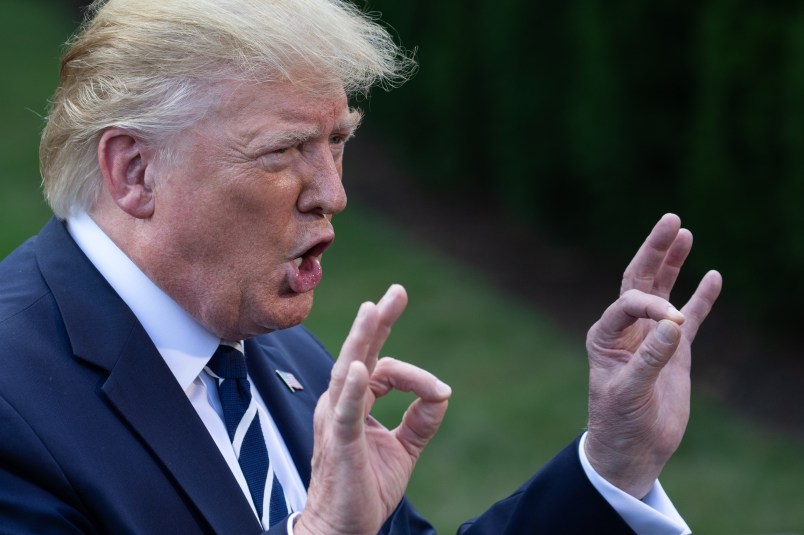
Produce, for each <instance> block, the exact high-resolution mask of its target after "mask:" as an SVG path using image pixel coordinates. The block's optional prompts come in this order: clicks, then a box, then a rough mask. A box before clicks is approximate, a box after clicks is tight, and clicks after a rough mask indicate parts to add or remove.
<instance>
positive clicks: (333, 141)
mask: <svg viewBox="0 0 804 535" xmlns="http://www.w3.org/2000/svg"><path fill="white" fill-rule="evenodd" d="M350 137H352V136H351V135H350V134H332V135H331V136H329V144H330V145H343V144H344V143H346V142H347V141H348V140H349V138H350Z"/></svg>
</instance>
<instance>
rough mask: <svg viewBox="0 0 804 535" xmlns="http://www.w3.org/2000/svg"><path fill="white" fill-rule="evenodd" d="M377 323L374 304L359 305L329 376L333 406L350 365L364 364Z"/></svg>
mask: <svg viewBox="0 0 804 535" xmlns="http://www.w3.org/2000/svg"><path fill="white" fill-rule="evenodd" d="M378 321H379V314H378V313H377V306H376V305H375V304H374V303H363V304H362V305H360V309H359V310H358V312H357V316H356V317H355V321H354V322H353V323H352V328H351V329H350V330H349V334H348V335H347V336H346V340H345V341H344V342H343V346H342V347H341V353H340V355H339V356H338V360H337V361H335V364H334V365H333V367H332V373H331V374H330V381H329V395H330V398H331V399H332V403H333V404H337V402H338V398H339V396H340V395H341V389H342V388H343V383H344V381H345V380H346V375H347V372H348V370H349V366H350V365H351V363H352V362H355V361H358V362H362V363H364V364H365V362H366V359H367V357H368V349H369V346H370V344H371V341H372V339H373V337H374V334H375V333H376V331H377V324H378Z"/></svg>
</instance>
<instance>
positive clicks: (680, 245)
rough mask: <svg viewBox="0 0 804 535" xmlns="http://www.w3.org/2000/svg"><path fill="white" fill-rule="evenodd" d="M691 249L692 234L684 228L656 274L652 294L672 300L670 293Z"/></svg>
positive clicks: (679, 232)
mask: <svg viewBox="0 0 804 535" xmlns="http://www.w3.org/2000/svg"><path fill="white" fill-rule="evenodd" d="M690 249H692V232H690V231H689V230H687V229H685V228H683V229H681V230H679V231H678V234H677V235H676V239H675V240H674V241H673V244H672V245H671V246H670V249H669V250H668V251H667V255H666V256H665V258H664V262H663V263H662V265H661V267H660V268H659V272H658V273H657V274H656V278H655V280H654V283H653V291H652V292H651V293H652V294H654V295H658V296H659V297H663V298H664V299H669V298H670V292H671V291H672V289H673V286H674V285H675V284H676V279H678V274H679V272H680V271H681V266H683V265H684V261H685V260H687V256H688V255H689V254H690Z"/></svg>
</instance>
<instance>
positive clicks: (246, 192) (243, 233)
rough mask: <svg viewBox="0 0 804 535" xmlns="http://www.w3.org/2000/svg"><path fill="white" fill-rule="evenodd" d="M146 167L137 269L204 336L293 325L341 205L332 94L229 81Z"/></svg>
mask: <svg viewBox="0 0 804 535" xmlns="http://www.w3.org/2000/svg"><path fill="white" fill-rule="evenodd" d="M223 95H224V96H223V98H222V99H221V101H220V102H218V103H216V104H215V105H214V106H213V110H214V111H213V112H211V113H210V114H209V115H207V116H206V117H205V118H204V119H203V120H202V121H200V123H199V124H197V125H195V126H194V127H193V128H191V131H189V132H187V133H186V134H184V135H183V137H182V138H181V139H179V141H178V142H177V144H178V147H177V148H176V150H175V151H174V155H173V157H171V158H170V161H164V162H158V163H157V164H156V167H157V169H156V174H157V176H156V177H155V180H156V190H155V198H156V205H155V206H156V208H155V212H154V214H153V217H152V219H151V220H150V222H151V223H152V224H153V225H154V226H153V227H152V228H153V229H156V232H155V234H154V235H153V236H152V240H153V242H152V244H150V246H149V247H148V251H149V253H148V258H143V259H135V261H137V263H138V264H139V265H141V266H143V267H144V269H145V271H146V272H147V274H148V275H149V276H150V277H151V278H152V279H153V280H154V281H155V282H156V283H157V284H158V285H159V286H161V287H162V288H163V289H164V290H165V291H166V292H167V293H168V294H169V295H171V297H173V298H174V299H175V300H176V301H178V303H179V304H180V305H182V306H183V307H184V308H185V309H186V310H188V311H189V312H190V313H191V314H192V315H193V316H195V317H196V318H197V319H198V320H199V321H200V322H201V323H202V324H204V325H205V326H206V327H207V328H208V329H210V330H211V331H213V332H214V333H216V334H218V335H219V336H221V337H225V338H230V339H240V338H246V337H249V336H253V335H256V334H260V333H264V332H267V331H270V330H275V329H280V328H284V327H289V326H292V325H296V324H298V323H300V322H301V321H303V320H304V319H305V318H306V317H307V314H308V313H309V312H310V308H311V307H312V304H313V289H314V288H315V287H316V286H317V285H318V283H319V281H320V280H321V276H322V271H321V265H320V259H321V255H322V254H323V252H324V250H325V249H326V248H327V247H328V246H329V245H330V243H331V242H332V240H333V239H334V237H335V234H334V232H333V229H332V225H331V219H332V215H333V214H336V213H338V212H340V211H341V210H343V209H344V207H345V206H346V194H345V192H344V190H343V186H342V183H341V177H342V159H343V149H344V143H345V141H346V140H347V138H348V137H349V136H350V135H351V133H352V131H353V130H354V128H356V126H357V122H358V120H359V115H358V113H357V112H350V110H349V107H348V103H347V99H346V95H345V94H344V93H343V92H342V91H338V92H335V93H333V94H328V95H325V96H321V95H318V96H315V95H312V94H306V93H303V92H300V91H299V90H297V89H295V88H294V87H293V86H291V85H290V84H286V83H272V84H262V85H234V84H232V85H231V86H230V87H227V88H226V90H224V91H223Z"/></svg>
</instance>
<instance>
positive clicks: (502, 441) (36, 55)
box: [0, 0, 804, 535]
mask: <svg viewBox="0 0 804 535" xmlns="http://www.w3.org/2000/svg"><path fill="white" fill-rule="evenodd" d="M54 3H55V2H54ZM44 5H45V4H41V3H37V2H25V1H22V0H17V1H16V2H7V4H6V5H4V7H5V8H6V10H5V13H6V16H5V17H4V18H3V20H2V22H0V24H2V28H0V29H2V35H3V40H4V42H3V43H2V44H3V45H4V46H3V50H4V60H5V62H4V66H5V72H6V73H7V75H6V76H7V78H6V83H4V84H0V116H2V119H3V121H2V125H0V140H1V141H2V142H1V143H0V165H2V167H1V168H2V172H3V180H2V181H0V255H5V254H7V253H8V252H9V251H10V250H11V249H13V248H14V247H16V245H18V244H19V243H20V242H21V241H22V240H23V239H24V238H25V237H27V236H29V235H31V234H32V233H34V232H36V230H37V229H38V228H39V227H40V226H41V224H42V223H43V222H44V221H45V220H46V218H47V217H48V213H49V212H48V210H47V208H46V207H45V205H44V203H43V202H42V201H41V194H40V191H39V175H38V171H37V156H36V146H37V143H38V134H39V130H40V129H41V125H42V123H41V118H40V116H41V115H42V114H43V113H44V108H45V103H46V100H47V97H48V95H49V94H50V93H51V91H52V89H53V87H54V86H55V83H56V82H55V80H56V72H57V56H58V50H59V43H61V42H62V41H63V40H64V38H65V37H66V36H67V34H68V33H69V31H70V29H71V26H70V20H69V18H68V17H67V16H66V15H62V14H60V13H57V12H56V11H54V10H53V9H52V8H51V9H46V8H45V7H43V6H44ZM6 41H7V42H6ZM12 44H13V45H12ZM12 50H18V51H22V53H13V52H12ZM423 75H426V73H425V72H422V73H421V74H420V76H423ZM353 157H359V155H356V154H350V158H353ZM347 167H348V162H347ZM347 172H348V170H347ZM336 228H337V230H338V239H337V241H336V243H335V246H334V247H333V248H332V250H331V251H330V252H328V253H327V255H326V258H325V263H324V268H325V278H324V283H323V285H322V286H321V288H320V289H319V290H318V292H317V296H316V306H315V307H314V311H313V314H312V315H311V317H310V318H309V321H308V326H309V327H310V328H312V329H313V330H314V331H315V332H316V333H317V334H318V335H319V336H320V337H321V339H322V340H323V341H324V343H325V344H326V345H327V346H328V347H330V349H331V350H332V352H333V353H334V354H337V352H338V348H339V347H340V344H341V342H342V341H343V338H344V336H345V334H346V332H347V330H348V328H349V325H350V324H351V322H352V318H353V317H354V313H355V311H356V310H357V307H358V306H359V304H360V302H362V301H363V300H369V299H370V300H376V299H378V298H379V297H380V296H381V295H382V293H383V292H384V291H385V289H386V288H387V286H388V285H389V284H390V283H392V282H400V283H402V284H404V285H405V286H406V288H407V289H408V292H409V295H410V306H409V307H408V310H407V311H406V313H405V315H404V316H403V317H402V319H401V320H400V321H399V323H398V325H397V327H396V329H395V330H394V333H392V335H391V339H390V340H389V342H388V344H387V346H386V348H385V353H386V354H389V355H393V356H396V357H399V358H402V359H405V360H408V361H411V362H414V363H416V364H418V365H421V366H423V367H425V368H427V369H429V370H430V371H432V372H434V373H435V374H437V375H438V376H439V377H441V378H442V379H443V380H444V381H446V382H447V383H449V384H450V385H451V386H452V387H453V390H454V396H453V400H452V402H451V404H450V409H449V411H448V413H447V418H446V420H445V422H444V425H443V426H442V429H441V431H440V432H439V434H438V435H437V436H436V438H435V439H434V441H433V443H432V444H431V445H430V446H429V447H428V449H427V450H426V451H425V453H424V455H423V457H422V459H421V461H420V463H419V465H418V467H417V470H416V472H415V474H414V477H413V480H412V481H411V486H410V492H409V494H410V496H411V498H412V500H413V501H414V503H415V504H416V506H417V507H418V508H419V509H420V510H421V511H422V512H423V513H424V514H425V515H426V516H427V517H428V518H430V519H431V520H432V521H433V522H434V523H435V524H436V526H437V527H438V528H439V531H440V532H442V533H450V532H454V530H455V528H456V527H457V525H458V523H459V522H460V521H461V520H464V519H466V518H468V517H470V516H473V515H475V514H478V513H480V512H481V511H483V510H484V509H485V508H486V507H487V506H488V505H490V504H491V503H492V502H493V501H494V500H497V499H499V498H502V497H504V496H506V495H507V494H508V493H509V492H511V491H512V490H513V489H514V488H515V487H517V486H518V485H519V484H520V483H521V482H522V481H524V480H525V479H526V478H527V477H528V476H529V475H530V474H531V473H533V472H534V471H535V470H537V469H538V467H539V466H541V465H542V464H543V463H544V462H546V461H547V460H548V459H549V458H550V457H551V456H552V455H553V454H554V453H555V452H556V451H558V450H559V449H560V448H562V447H563V446H564V445H565V444H566V443H568V442H569V441H570V440H572V439H573V438H574V437H575V436H576V435H577V434H578V433H579V432H580V431H581V429H582V427H583V425H584V421H585V414H586V408H585V404H586V401H585V397H586V373H587V372H586V363H585V356H584V349H583V340H581V339H578V338H577V337H573V336H569V335H567V334H565V333H563V332H562V331H561V330H560V329H558V328H557V327H556V326H555V325H554V324H552V323H551V321H550V314H549V310H543V311H539V310H533V309H532V308H530V307H528V306H525V304H523V303H520V302H518V301H516V300H515V299H512V298H511V297H510V296H507V295H504V294H502V293H500V292H498V291H496V290H495V289H494V286H493V284H492V282H493V281H489V280H487V279H485V278H484V276H483V275H481V274H478V273H475V272H473V271H471V270H469V269H468V268H466V267H464V266H462V265H460V264H456V263H455V262H453V261H450V260H449V259H446V258H444V257H443V256H442V255H440V254H439V253H438V252H437V251H433V250H430V249H429V248H428V247H427V246H426V245H425V244H421V243H417V242H415V241H412V240H411V238H409V237H408V236H407V235H406V234H405V233H404V231H403V230H402V229H400V228H396V227H394V226H392V225H390V224H389V223H387V222H385V221H384V220H383V219H382V217H380V216H378V215H376V214H374V213H372V212H370V211H367V210H365V209H362V208H361V207H359V206H351V207H350V208H349V210H347V212H346V213H344V214H343V215H341V216H338V218H337V219H336ZM606 305H607V303H601V310H602V308H603V307H604V306H606ZM409 399H410V398H409V397H408V396H405V395H392V396H389V397H388V398H385V399H383V400H381V401H380V402H379V403H378V406H377V410H376V414H377V416H378V417H379V418H380V419H381V420H382V421H383V422H384V423H386V425H389V426H393V425H396V423H397V421H398V419H399V417H400V415H401V411H402V410H403V408H404V406H405V405H406V404H407V403H408V402H409ZM801 450H802V445H801V444H799V443H795V442H793V441H790V440H788V439H786V438H785V437H783V436H780V435H776V434H774V433H772V432H771V431H769V430H767V429H764V428H763V427H762V425H761V423H757V422H752V421H748V420H746V419H744V418H742V417H741V416H740V415H739V414H737V413H736V412H735V411H734V410H732V408H730V407H728V406H726V405H723V404H722V403H720V402H718V401H717V400H715V399H712V398H710V397H708V396H706V395H704V394H703V393H701V392H697V391H696V392H695V393H694V398H693V416H692V420H691V422H690V426H689V429H688V432H687V435H686V438H685V441H684V443H683V445H682V447H681V450H680V451H679V452H678V454H677V455H676V456H675V457H674V458H673V459H672V460H671V462H670V465H669V466H668V468H667V470H666V472H665V474H664V475H663V476H662V482H663V484H664V486H665V488H666V489H667V490H668V492H669V493H670V496H671V497H672V498H673V500H674V502H675V503H676V505H677V506H678V508H679V510H680V511H681V512H682V514H683V516H684V517H685V518H686V519H687V521H688V522H689V524H690V525H691V526H692V528H693V529H694V530H695V532H696V533H703V534H746V535H747V534H760V533H763V534H771V533H804V485H802V484H801V481H800V480H801V477H802V475H804V456H802V455H801Z"/></svg>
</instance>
